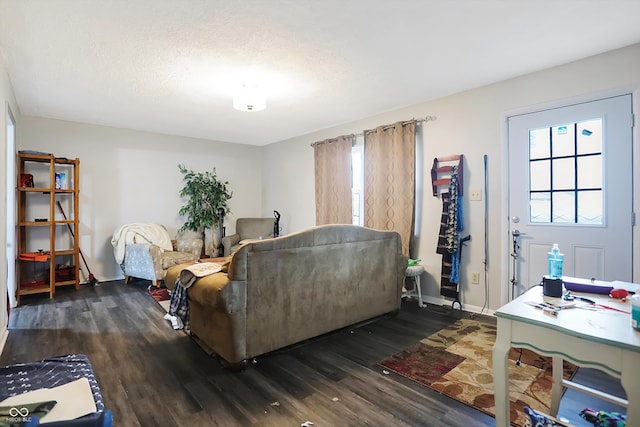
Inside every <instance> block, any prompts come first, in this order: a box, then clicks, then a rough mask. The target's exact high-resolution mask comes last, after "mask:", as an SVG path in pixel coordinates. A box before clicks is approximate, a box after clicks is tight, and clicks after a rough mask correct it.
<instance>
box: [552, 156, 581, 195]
mask: <svg viewBox="0 0 640 427" xmlns="http://www.w3.org/2000/svg"><path fill="white" fill-rule="evenodd" d="M573 162H574V159H573V157H571V158H568V159H554V160H553V189H554V190H569V189H573V188H575V185H576V182H575V173H576V171H575V169H574V163H573Z"/></svg>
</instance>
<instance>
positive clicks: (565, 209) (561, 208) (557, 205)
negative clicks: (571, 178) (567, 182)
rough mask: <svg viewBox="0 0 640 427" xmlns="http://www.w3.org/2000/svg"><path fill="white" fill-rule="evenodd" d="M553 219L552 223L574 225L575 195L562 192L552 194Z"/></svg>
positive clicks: (571, 192)
mask: <svg viewBox="0 0 640 427" xmlns="http://www.w3.org/2000/svg"><path fill="white" fill-rule="evenodd" d="M552 197H553V217H552V220H551V221H552V222H557V223H570V224H572V223H575V217H576V210H575V193H574V192H573V191H562V192H556V193H553V195H552Z"/></svg>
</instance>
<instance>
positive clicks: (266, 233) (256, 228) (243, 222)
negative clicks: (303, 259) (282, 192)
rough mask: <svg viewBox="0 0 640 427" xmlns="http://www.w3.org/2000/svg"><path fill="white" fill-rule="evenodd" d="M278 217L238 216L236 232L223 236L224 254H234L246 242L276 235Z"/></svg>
mask: <svg viewBox="0 0 640 427" xmlns="http://www.w3.org/2000/svg"><path fill="white" fill-rule="evenodd" d="M275 222H276V218H238V219H237V220H236V232H235V234H231V235H229V236H225V237H223V238H222V246H223V248H224V256H229V255H231V254H233V253H234V252H235V251H236V250H238V248H239V247H240V246H242V245H243V244H244V243H248V242H251V241H254V240H262V239H268V238H272V237H274V235H273V232H274V226H275Z"/></svg>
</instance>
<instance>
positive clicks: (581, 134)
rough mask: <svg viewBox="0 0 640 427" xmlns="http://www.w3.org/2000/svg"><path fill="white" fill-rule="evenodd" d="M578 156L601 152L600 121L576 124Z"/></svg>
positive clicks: (594, 120)
mask: <svg viewBox="0 0 640 427" xmlns="http://www.w3.org/2000/svg"><path fill="white" fill-rule="evenodd" d="M577 141H578V154H591V153H601V152H602V119H593V120H586V121H584V122H580V123H578V135H577Z"/></svg>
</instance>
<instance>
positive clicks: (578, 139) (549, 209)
mask: <svg viewBox="0 0 640 427" xmlns="http://www.w3.org/2000/svg"><path fill="white" fill-rule="evenodd" d="M602 172H603V171H602V119H600V118H598V119H592V120H586V121H582V122H576V123H571V124H566V125H561V126H553V127H545V128H539V129H533V130H530V131H529V204H530V222H531V223H550V224H590V225H593V224H602V223H603V210H604V208H603V191H602V176H603V174H602Z"/></svg>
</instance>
